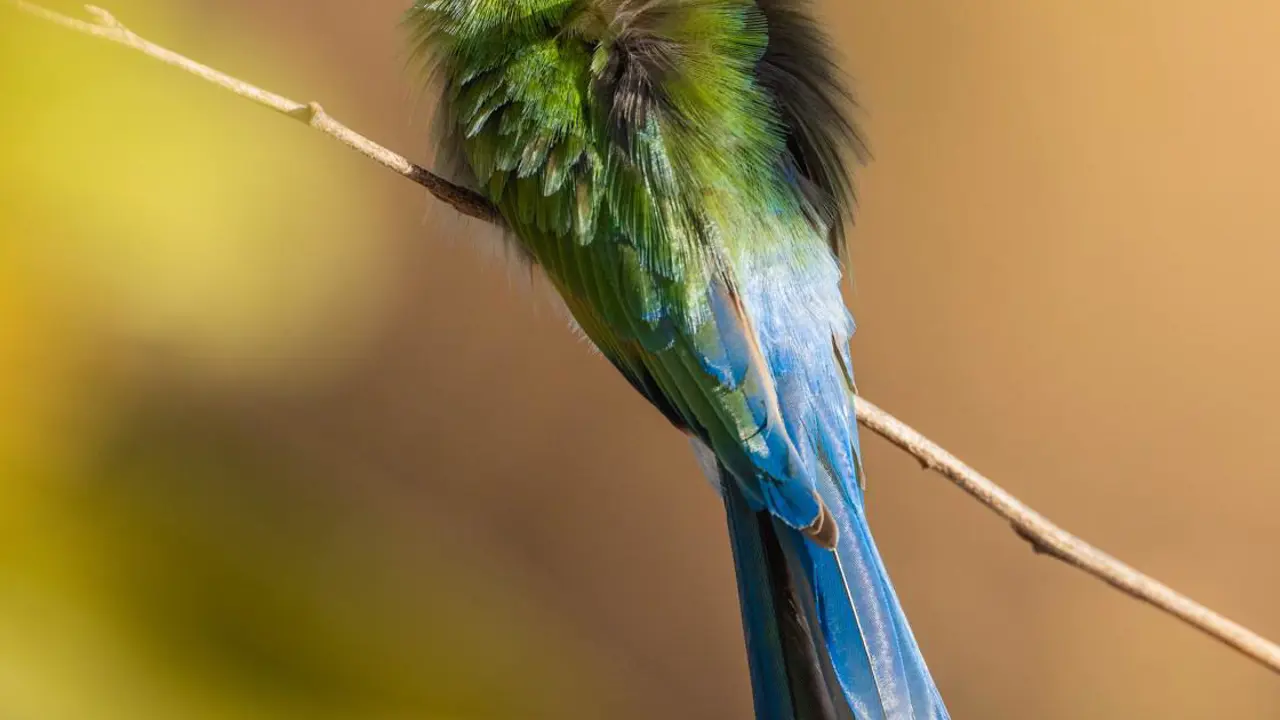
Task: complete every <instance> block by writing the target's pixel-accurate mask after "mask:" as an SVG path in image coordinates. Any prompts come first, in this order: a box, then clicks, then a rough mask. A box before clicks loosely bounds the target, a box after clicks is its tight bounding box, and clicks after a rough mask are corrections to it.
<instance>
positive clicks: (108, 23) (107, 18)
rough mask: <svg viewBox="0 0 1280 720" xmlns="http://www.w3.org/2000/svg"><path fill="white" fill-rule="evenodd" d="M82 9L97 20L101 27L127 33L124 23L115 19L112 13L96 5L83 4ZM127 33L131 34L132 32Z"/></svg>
mask: <svg viewBox="0 0 1280 720" xmlns="http://www.w3.org/2000/svg"><path fill="white" fill-rule="evenodd" d="M84 11H85V12H87V13H89V14H90V15H92V16H93V17H95V18H96V19H97V20H98V24H99V25H101V26H102V27H105V28H111V29H112V30H119V31H121V32H125V33H129V29H128V28H126V27H125V26H124V23H122V22H120V21H119V20H117V19H116V16H115V15H112V14H111V13H109V12H107V11H106V10H104V9H102V8H100V7H98V6H97V5H85V6H84ZM129 34H130V35H132V34H133V33H129Z"/></svg>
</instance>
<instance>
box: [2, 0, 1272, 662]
mask: <svg viewBox="0 0 1280 720" xmlns="http://www.w3.org/2000/svg"><path fill="white" fill-rule="evenodd" d="M10 2H12V3H13V4H14V5H16V6H17V7H18V9H20V10H22V11H24V12H27V13H29V14H31V15H34V16H36V17H39V18H43V19H45V20H47V21H49V22H52V23H56V24H58V25H61V26H63V27H65V28H68V29H70V30H75V31H77V32H81V33H85V34H87V35H93V36H94V37H99V38H102V39H104V40H110V41H111V42H115V43H119V44H121V45H124V46H126V47H130V48H133V49H134V50H137V51H139V52H141V53H143V54H145V55H148V56H150V57H153V58H155V59H157V60H160V61H161V62H164V63H167V64H169V65H173V66H174V67H177V68H181V69H183V70H186V71H187V72H189V73H192V74H194V75H198V76H200V77H202V78H204V79H205V80H208V81H209V82H211V83H213V84H215V85H219V86H221V87H223V88H226V89H227V90H230V91H231V92H233V93H235V94H237V95H239V96H241V97H244V98H247V99H249V100H252V101H253V102H256V103H258V104H259V105H265V106H266V107H269V108H271V109H272V110H275V111H277V112H280V113H282V114H284V115H288V116H289V117H291V118H294V119H295V120H300V121H302V122H304V123H306V124H307V125H310V126H311V127H313V128H315V129H317V130H319V131H321V132H323V133H325V134H327V135H330V136H331V137H333V138H335V139H337V140H338V141H340V142H342V143H343V144H345V145H347V146H348V147H351V148H353V149H355V150H357V151H359V152H361V153H363V154H364V155H365V156H367V157H368V158H370V159H372V160H374V161H375V162H378V163H380V164H382V165H384V166H386V167H387V168H390V169H391V170H393V171H395V172H396V173H399V174H400V175H403V176H404V177H407V178H409V179H410V180H412V181H414V182H416V183H418V184H419V185H422V186H423V187H425V188H427V190H430V191H431V194H432V195H435V196H436V197H437V198H439V199H440V200H442V201H444V202H446V203H448V204H449V205H452V206H453V207H454V208H455V209H456V210H457V211H458V212H460V213H463V214H464V215H470V216H471V217H475V218H479V219H481V220H484V221H486V222H490V223H494V224H498V225H501V224H502V219H501V217H500V216H499V215H498V213H497V211H496V210H495V209H494V207H493V206H492V205H491V204H490V203H489V202H488V201H487V200H486V199H485V198H484V197H482V196H481V195H479V194H478V193H476V192H474V191H472V190H468V189H466V188H462V187H459V186H457V185H453V184H451V183H449V182H448V181H446V180H444V179H443V178H441V177H439V176H437V175H434V174H432V173H431V172H429V171H428V170H426V169H424V168H422V167H421V166H419V165H416V164H414V163H412V162H410V161H409V160H407V159H405V158H404V157H403V156H401V155H398V154H396V153H394V152H392V151H391V150H388V149H387V148H384V147H382V146H381V145H379V144H377V143H375V142H373V141H372V140H369V139H368V138H366V137H364V136H362V135H360V134H358V133H356V132H355V131H354V130H352V129H350V128H348V127H347V126H346V125H343V124H342V123H340V122H338V121H337V120H334V119H333V118H332V117H330V116H329V115H328V114H326V113H325V112H324V110H323V109H321V107H320V106H319V104H317V103H314V102H312V103H306V104H304V103H300V102H297V101H295V100H290V99H288V98H286V97H283V96H281V95H277V94H275V93H272V92H268V91H266V90H263V89H261V88H259V87H256V86H254V85H250V84H249V83H246V82H244V81H243V80H239V79H237V78H234V77H231V76H229V75H226V74H225V73H221V72H218V71H217V70H214V69H213V68H210V67H208V66H206V65H201V64H200V63H198V62H195V61H194V60H191V59H189V58H186V57H184V56H182V55H179V54H177V53H175V52H173V51H172V50H168V49H166V48H163V47H160V46H159V45H156V44H155V43H152V42H150V41H148V40H145V39H143V38H141V37H139V36H138V35H136V34H134V33H133V32H132V31H130V30H129V29H128V28H126V27H125V26H124V25H122V24H121V23H120V22H119V21H118V20H116V19H115V18H114V17H113V16H112V15H111V14H110V13H108V12H107V11H105V10H103V9H101V8H97V7H94V6H92V5H90V6H86V9H87V10H88V12H89V13H90V14H91V15H93V16H94V17H95V18H96V22H87V21H84V20H77V19H75V18H71V17H67V16H66V15H62V14H60V13H56V12H53V11H51V10H48V9H45V8H43V7H40V6H38V5H34V4H32V3H30V2H26V0H10ZM857 411H858V421H859V422H861V423H862V424H863V425H865V426H866V427H867V428H869V429H871V430H872V431H873V432H875V433H876V434H877V435H880V436H881V437H883V438H885V439H886V440H888V441H889V442H891V443H893V444H894V445H897V446H898V447H899V448H901V449H902V450H904V451H905V452H907V453H908V454H910V455H912V456H913V457H915V458H916V459H917V460H919V461H920V463H921V464H922V465H923V466H924V467H925V468H926V469H929V470H933V471H935V472H937V473H939V474H941V475H943V476H944V477H946V478H947V479H949V480H951V481H952V482H953V483H955V484H956V485H958V486H959V487H960V489H962V490H964V491H965V492H967V493H969V495H971V496H973V498H974V499H975V500H977V501H978V502H980V503H982V504H983V505H985V506H987V508H989V509H990V510H991V511H993V512H995V513H996V514H997V515H999V516H1000V517H1002V518H1004V519H1005V520H1007V521H1008V522H1009V524H1010V525H1011V526H1012V527H1013V530H1014V532H1015V533H1017V535H1018V536H1019V537H1021V538H1022V539H1024V540H1026V541H1027V542H1029V543H1031V546H1032V548H1033V549H1035V551H1036V552H1038V553H1044V554H1046V555H1049V556H1052V557H1055V558H1057V559H1059V560H1061V561H1063V562H1065V563H1067V564H1069V565H1074V566H1075V567H1077V568H1080V569H1081V570H1084V571H1085V572H1087V573H1089V574H1090V575H1093V576H1094V577H1096V578H1098V579H1099V580H1102V581H1103V582H1105V583H1107V584H1109V585H1111V586H1112V587H1115V588H1116V589H1118V590H1121V591H1123V592H1125V593H1128V594H1129V595H1132V596H1133V597H1135V598H1137V599H1139V600H1142V601H1144V602H1147V603H1149V604H1151V605H1153V606H1155V607H1157V608H1159V609H1161V610H1163V611H1165V612H1167V613H1169V614H1170V615H1173V616H1174V617H1176V618H1178V619H1180V620H1182V621H1183V622H1185V623H1187V624H1188V625H1191V626H1192V627H1194V628H1197V629H1199V630H1200V631H1202V632H1204V633H1205V634H1207V635H1209V636H1210V637H1213V638H1216V639H1217V640H1220V641H1221V642H1223V643H1226V644H1227V645H1229V646H1231V647H1233V648H1235V649H1236V650H1239V651H1240V652H1241V653H1243V654H1245V655H1246V656H1248V657H1250V658H1252V659H1253V660H1255V661H1257V662H1258V663H1260V664H1262V665H1264V666H1266V667H1268V668H1270V669H1271V670H1273V671H1275V672H1280V646H1278V645H1276V644H1275V643H1273V642H1271V641H1269V640H1267V639H1266V638H1263V637H1262V636H1260V635H1258V634H1257V633H1255V632H1253V631H1251V630H1249V629H1248V628H1246V627H1244V626H1242V625H1240V624H1238V623H1236V622H1233V621H1231V620H1228V619H1227V618H1225V617H1223V616H1222V615H1220V614H1218V613H1216V612H1214V611H1213V610H1210V609H1209V608H1207V607H1205V606H1203V605H1201V604H1199V603H1197V602H1195V601H1194V600H1192V599H1190V598H1188V597H1187V596H1185V595H1182V594H1181V593H1179V592H1177V591H1175V590H1173V589H1172V588H1170V587H1169V586H1167V585H1165V584H1163V583H1161V582H1159V581H1157V580H1156V579H1154V578H1152V577H1149V576H1147V575H1144V574H1142V573H1140V572H1138V571H1137V570H1135V569H1133V568H1131V567H1129V566H1128V565H1126V564H1124V563H1123V562H1121V561H1119V560H1117V559H1116V558H1114V557H1111V556H1110V555H1108V554H1106V553H1104V552H1102V551H1101V550H1099V549H1097V548H1095V547H1093V546H1092V545H1090V544H1088V543H1086V542H1084V541H1083V540H1081V539H1080V538H1077V537H1076V536H1074V535H1072V534H1071V533H1068V532H1067V531H1066V530H1063V529H1062V528H1060V527H1058V526H1057V525H1055V524H1054V523H1052V522H1050V521H1049V519H1048V518H1046V517H1044V516H1043V515H1041V514H1040V513H1038V512H1036V511H1035V510H1032V509H1031V508H1029V507H1027V506H1026V505H1025V504H1024V503H1023V502H1022V501H1020V500H1018V499H1017V498H1016V497H1014V496H1013V495H1011V494H1009V492H1008V491H1006V490H1004V489H1003V488H1001V487H1000V486H999V485H996V484H995V483H994V482H992V481H991V480H990V479H988V478H987V477H985V476H984V475H982V474H981V473H979V472H978V471H977V470H974V469H973V468H971V467H969V466H968V465H966V464H964V463H963V462H961V461H960V460H959V459H958V458H956V456H954V455H952V454H951V453H949V452H947V451H946V450H944V449H943V448H942V447H940V446H939V445H938V444H937V443H934V442H933V441H932V440H929V439H928V438H926V437H925V436H923V435H921V434H920V433H919V432H917V431H916V430H913V429H912V428H910V427H908V426H907V425H906V424H905V423H903V422H902V421H900V420H898V419H897V418H895V417H893V416H892V415H890V414H889V413H887V412H885V411H884V410H881V409H880V408H878V407H876V406H875V405H874V404H872V403H871V402H869V401H867V400H865V399H861V398H860V399H859V401H858V404H857Z"/></svg>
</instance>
